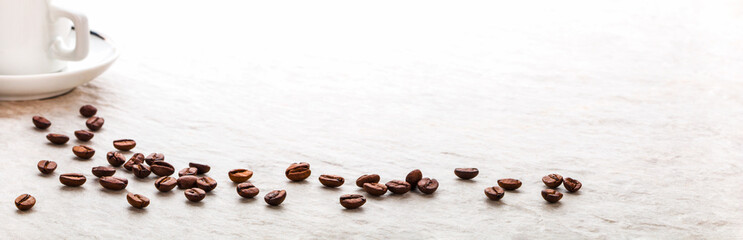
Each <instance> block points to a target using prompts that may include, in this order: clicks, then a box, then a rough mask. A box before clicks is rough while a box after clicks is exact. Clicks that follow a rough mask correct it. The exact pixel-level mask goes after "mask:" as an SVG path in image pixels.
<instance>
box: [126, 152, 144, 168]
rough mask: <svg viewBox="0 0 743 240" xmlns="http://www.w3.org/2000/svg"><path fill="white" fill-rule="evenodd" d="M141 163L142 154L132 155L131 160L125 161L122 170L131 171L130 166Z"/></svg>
mask: <svg viewBox="0 0 743 240" xmlns="http://www.w3.org/2000/svg"><path fill="white" fill-rule="evenodd" d="M143 163H144V154H141V153H135V154H134V155H132V157H131V158H129V161H126V163H124V169H126V170H129V171H131V170H132V166H134V165H135V164H143Z"/></svg>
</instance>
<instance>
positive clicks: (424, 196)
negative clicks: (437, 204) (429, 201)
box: [418, 192, 436, 198]
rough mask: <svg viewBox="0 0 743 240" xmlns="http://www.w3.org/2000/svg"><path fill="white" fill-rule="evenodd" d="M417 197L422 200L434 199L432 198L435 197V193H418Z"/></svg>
mask: <svg viewBox="0 0 743 240" xmlns="http://www.w3.org/2000/svg"><path fill="white" fill-rule="evenodd" d="M418 195H420V196H421V197H423V198H434V197H436V193H432V194H425V193H422V192H418Z"/></svg>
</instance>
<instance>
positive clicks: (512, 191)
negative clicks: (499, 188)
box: [506, 189, 521, 194]
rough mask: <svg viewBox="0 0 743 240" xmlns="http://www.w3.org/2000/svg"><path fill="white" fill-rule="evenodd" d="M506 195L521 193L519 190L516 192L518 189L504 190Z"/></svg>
mask: <svg viewBox="0 0 743 240" xmlns="http://www.w3.org/2000/svg"><path fill="white" fill-rule="evenodd" d="M506 193H513V194H518V193H521V190H518V189H516V190H506Z"/></svg>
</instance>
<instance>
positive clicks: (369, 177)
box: [356, 174, 379, 188]
mask: <svg viewBox="0 0 743 240" xmlns="http://www.w3.org/2000/svg"><path fill="white" fill-rule="evenodd" d="M378 182H379V175H377V174H364V175H361V177H359V178H357V179H356V186H358V187H360V188H363V187H364V183H378Z"/></svg>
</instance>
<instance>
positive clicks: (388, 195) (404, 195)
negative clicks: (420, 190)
mask: <svg viewBox="0 0 743 240" xmlns="http://www.w3.org/2000/svg"><path fill="white" fill-rule="evenodd" d="M409 193H410V192H407V193H403V194H396V193H389V194H387V197H388V198H396V199H405V198H407V197H408V195H409Z"/></svg>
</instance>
